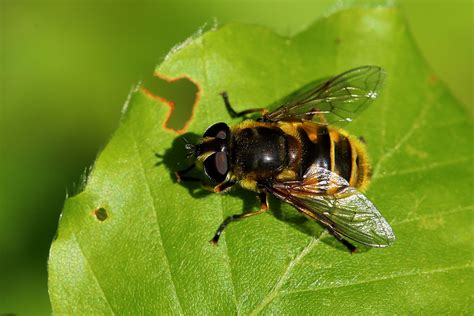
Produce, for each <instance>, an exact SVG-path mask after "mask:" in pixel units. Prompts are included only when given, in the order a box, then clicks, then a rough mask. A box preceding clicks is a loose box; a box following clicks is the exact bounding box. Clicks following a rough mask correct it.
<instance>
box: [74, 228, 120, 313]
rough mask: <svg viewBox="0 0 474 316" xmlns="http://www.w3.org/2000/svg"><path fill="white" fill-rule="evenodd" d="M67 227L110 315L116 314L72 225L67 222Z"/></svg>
mask: <svg viewBox="0 0 474 316" xmlns="http://www.w3.org/2000/svg"><path fill="white" fill-rule="evenodd" d="M68 225H69V227H70V228H71V231H72V235H73V236H74V240H75V241H76V244H77V248H79V251H80V252H81V253H82V257H83V258H84V260H85V262H86V264H87V266H88V267H89V270H90V271H91V272H92V276H93V277H94V280H95V282H96V283H97V285H98V286H99V289H100V291H101V292H102V296H103V297H104V299H105V301H106V302H107V304H108V306H109V308H110V310H111V312H112V314H113V315H115V314H117V313H116V312H115V311H114V309H113V307H112V304H110V301H109V299H108V298H107V295H105V291H104V289H103V288H102V284H101V283H100V282H99V279H98V278H97V275H96V273H95V271H94V269H92V265H91V264H90V263H89V259H88V258H87V256H86V254H85V252H84V250H83V249H82V247H81V244H80V243H79V240H78V238H77V234H76V231H75V229H74V225H70V224H69V222H68Z"/></svg>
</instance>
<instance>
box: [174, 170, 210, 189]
mask: <svg viewBox="0 0 474 316" xmlns="http://www.w3.org/2000/svg"><path fill="white" fill-rule="evenodd" d="M194 167H196V164H195V163H193V164H192V165H191V166H189V167H187V168H186V169H184V170H180V171H175V173H174V175H175V176H176V181H178V183H179V182H182V181H188V182H199V184H201V187H202V188H203V189H205V190H207V191H211V192H214V188H213V187H211V186H209V185H208V184H207V183H204V182H203V181H202V180H201V179H199V178H196V177H190V176H186V173H188V172H189V171H191V170H193V169H194Z"/></svg>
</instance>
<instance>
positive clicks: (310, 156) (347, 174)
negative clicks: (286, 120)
mask: <svg viewBox="0 0 474 316" xmlns="http://www.w3.org/2000/svg"><path fill="white" fill-rule="evenodd" d="M299 138H300V140H301V142H302V145H303V149H304V150H303V159H302V166H301V167H302V174H304V173H305V172H306V170H308V168H310V167H312V166H316V167H321V168H325V169H328V170H331V171H332V172H334V173H336V174H338V175H339V176H341V177H342V178H344V179H345V180H346V181H347V182H348V183H349V185H351V186H353V187H355V188H358V189H359V190H361V191H362V190H364V189H365V187H366V186H367V184H368V183H369V180H370V166H369V161H368V158H367V153H366V149H365V145H364V144H363V143H362V142H361V141H360V140H359V139H357V138H356V137H353V136H351V135H349V134H348V133H347V132H346V131H344V130H341V129H336V128H332V127H327V126H324V125H316V124H311V125H307V124H304V125H303V126H302V127H301V128H300V129H299Z"/></svg>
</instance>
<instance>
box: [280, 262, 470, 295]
mask: <svg viewBox="0 0 474 316" xmlns="http://www.w3.org/2000/svg"><path fill="white" fill-rule="evenodd" d="M470 268H474V263H473V262H468V263H466V264H463V265H458V266H451V267H442V268H436V269H431V270H424V271H423V270H421V271H409V272H397V273H393V274H390V275H388V276H384V277H378V278H373V279H369V280H363V281H360V282H348V283H343V284H336V285H330V286H325V287H318V288H314V289H302V290H292V291H285V292H281V293H280V294H279V295H278V296H285V295H290V294H296V293H305V292H318V291H325V290H332V289H339V288H344V287H351V286H357V285H364V284H370V283H376V282H383V281H387V280H395V279H399V278H410V277H414V276H421V275H431V274H436V273H446V272H450V271H455V270H463V269H470Z"/></svg>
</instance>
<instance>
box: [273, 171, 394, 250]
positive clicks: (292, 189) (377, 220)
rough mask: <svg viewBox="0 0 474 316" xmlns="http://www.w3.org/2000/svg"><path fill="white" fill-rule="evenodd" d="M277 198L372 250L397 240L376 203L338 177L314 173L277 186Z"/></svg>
mask: <svg viewBox="0 0 474 316" xmlns="http://www.w3.org/2000/svg"><path fill="white" fill-rule="evenodd" d="M267 189H268V191H270V192H271V193H272V194H273V195H275V196H276V197H277V198H279V199H281V200H282V201H284V202H287V203H289V204H291V205H293V206H294V207H296V208H297V209H298V210H299V211H300V212H302V213H303V214H305V215H306V216H308V217H310V218H312V219H314V220H317V221H319V222H321V223H322V224H323V225H326V226H328V227H329V228H331V229H332V230H334V231H335V232H336V233H338V234H340V235H342V236H344V237H346V238H348V239H350V240H354V241H356V242H359V243H361V244H364V245H367V246H370V247H387V246H390V245H391V244H392V243H393V242H394V241H395V235H394V234H393V231H392V228H391V227H390V225H389V224H388V222H387V221H386V220H385V218H384V217H383V216H382V214H380V212H379V211H378V210H377V208H376V207H375V206H374V204H373V203H372V202H371V201H370V200H369V199H368V198H367V197H366V196H365V195H363V194H362V193H360V192H359V191H357V190H356V189H355V188H353V187H351V186H349V184H348V183H347V181H346V180H345V179H344V178H342V177H340V176H338V175H337V174H335V173H333V172H331V171H329V170H327V169H324V168H319V167H318V168H314V169H312V170H310V171H309V172H308V173H307V174H306V176H305V177H304V179H303V180H302V181H288V182H281V183H274V184H273V186H272V187H269V188H267Z"/></svg>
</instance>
